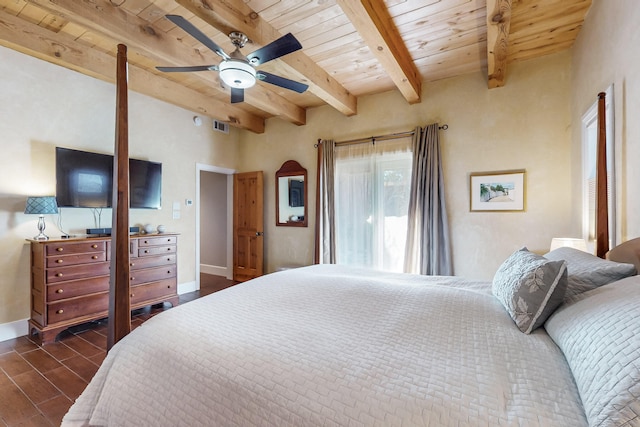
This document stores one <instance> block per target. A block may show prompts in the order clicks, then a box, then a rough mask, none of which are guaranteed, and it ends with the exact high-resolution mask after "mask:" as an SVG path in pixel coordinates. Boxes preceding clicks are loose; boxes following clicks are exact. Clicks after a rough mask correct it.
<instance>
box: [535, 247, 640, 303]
mask: <svg viewBox="0 0 640 427" xmlns="http://www.w3.org/2000/svg"><path fill="white" fill-rule="evenodd" d="M545 258H547V259H550V260H553V261H562V260H564V261H566V262H567V274H568V276H567V280H568V282H569V283H568V286H567V293H566V295H565V298H569V297H571V296H574V295H577V294H580V293H582V292H586V291H589V290H591V289H595V288H597V287H599V286H602V285H606V284H607V283H612V282H615V281H616V280H620V279H624V278H625V277H629V276H633V275H635V274H636V268H635V267H634V265H633V264H624V263H620V262H613V261H608V260H606V259H602V258H598V257H597V256H595V255H591V254H589V253H587V252H584V251H581V250H578V249H574V248H568V247H563V248H558V249H554V250H552V251H551V252H549V253H547V254H545Z"/></svg>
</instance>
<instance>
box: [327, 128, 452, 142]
mask: <svg viewBox="0 0 640 427" xmlns="http://www.w3.org/2000/svg"><path fill="white" fill-rule="evenodd" d="M438 129H440V130H447V129H449V125H447V124H444V125H442V126H438ZM414 133H415V131H413V130H410V131H407V132H398V133H389V134H386V135H378V136H369V137H366V138H356V139H349V140H347V141H340V142H336V146H339V145H352V144H363V143H365V142H375V141H387V140H390V139H398V138H405V137H408V136H412V135H413V134H414ZM315 145H316V147H317V146H318V144H315Z"/></svg>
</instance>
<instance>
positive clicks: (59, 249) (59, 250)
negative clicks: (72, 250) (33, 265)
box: [56, 248, 64, 252]
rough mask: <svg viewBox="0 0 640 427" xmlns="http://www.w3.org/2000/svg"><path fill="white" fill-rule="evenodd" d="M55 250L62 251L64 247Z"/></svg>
mask: <svg viewBox="0 0 640 427" xmlns="http://www.w3.org/2000/svg"><path fill="white" fill-rule="evenodd" d="M56 251H58V252H62V251H64V248H56Z"/></svg>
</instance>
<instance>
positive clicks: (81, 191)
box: [56, 147, 162, 209]
mask: <svg viewBox="0 0 640 427" xmlns="http://www.w3.org/2000/svg"><path fill="white" fill-rule="evenodd" d="M129 187H130V188H129V207H130V208H132V209H160V207H161V204H162V198H161V196H162V163H156V162H149V161H146V160H138V159H129ZM112 194H113V156H112V155H109V154H99V153H90V152H87V151H80V150H72V149H69V148H61V147H56V201H57V203H58V206H60V207H74V208H109V207H111V199H112Z"/></svg>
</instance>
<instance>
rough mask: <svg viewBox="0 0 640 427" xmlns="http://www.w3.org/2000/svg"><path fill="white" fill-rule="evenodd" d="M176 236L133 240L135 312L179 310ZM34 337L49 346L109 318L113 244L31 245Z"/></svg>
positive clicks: (33, 242) (96, 239)
mask: <svg viewBox="0 0 640 427" xmlns="http://www.w3.org/2000/svg"><path fill="white" fill-rule="evenodd" d="M177 241H178V236H177V234H173V233H165V234H163V235H162V236H154V237H151V236H131V238H130V239H129V258H130V266H131V275H130V279H129V284H130V287H131V288H130V297H131V309H136V308H140V307H144V306H146V305H152V304H158V303H162V302H170V303H171V304H172V305H173V306H176V305H177V304H178V294H177V255H176V253H177ZM30 242H31V319H30V320H29V335H30V336H31V338H32V339H34V340H36V341H38V342H41V343H43V344H44V343H48V342H52V341H55V338H56V336H57V334H58V333H60V332H62V331H63V330H65V329H67V328H69V327H71V326H74V325H78V324H80V323H84V322H88V321H92V320H97V319H102V318H105V317H107V314H108V309H109V264H110V262H109V261H110V257H111V251H110V246H111V239H110V238H108V237H104V238H101V237H91V238H81V239H65V240H49V241H39V240H31V241H30Z"/></svg>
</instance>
